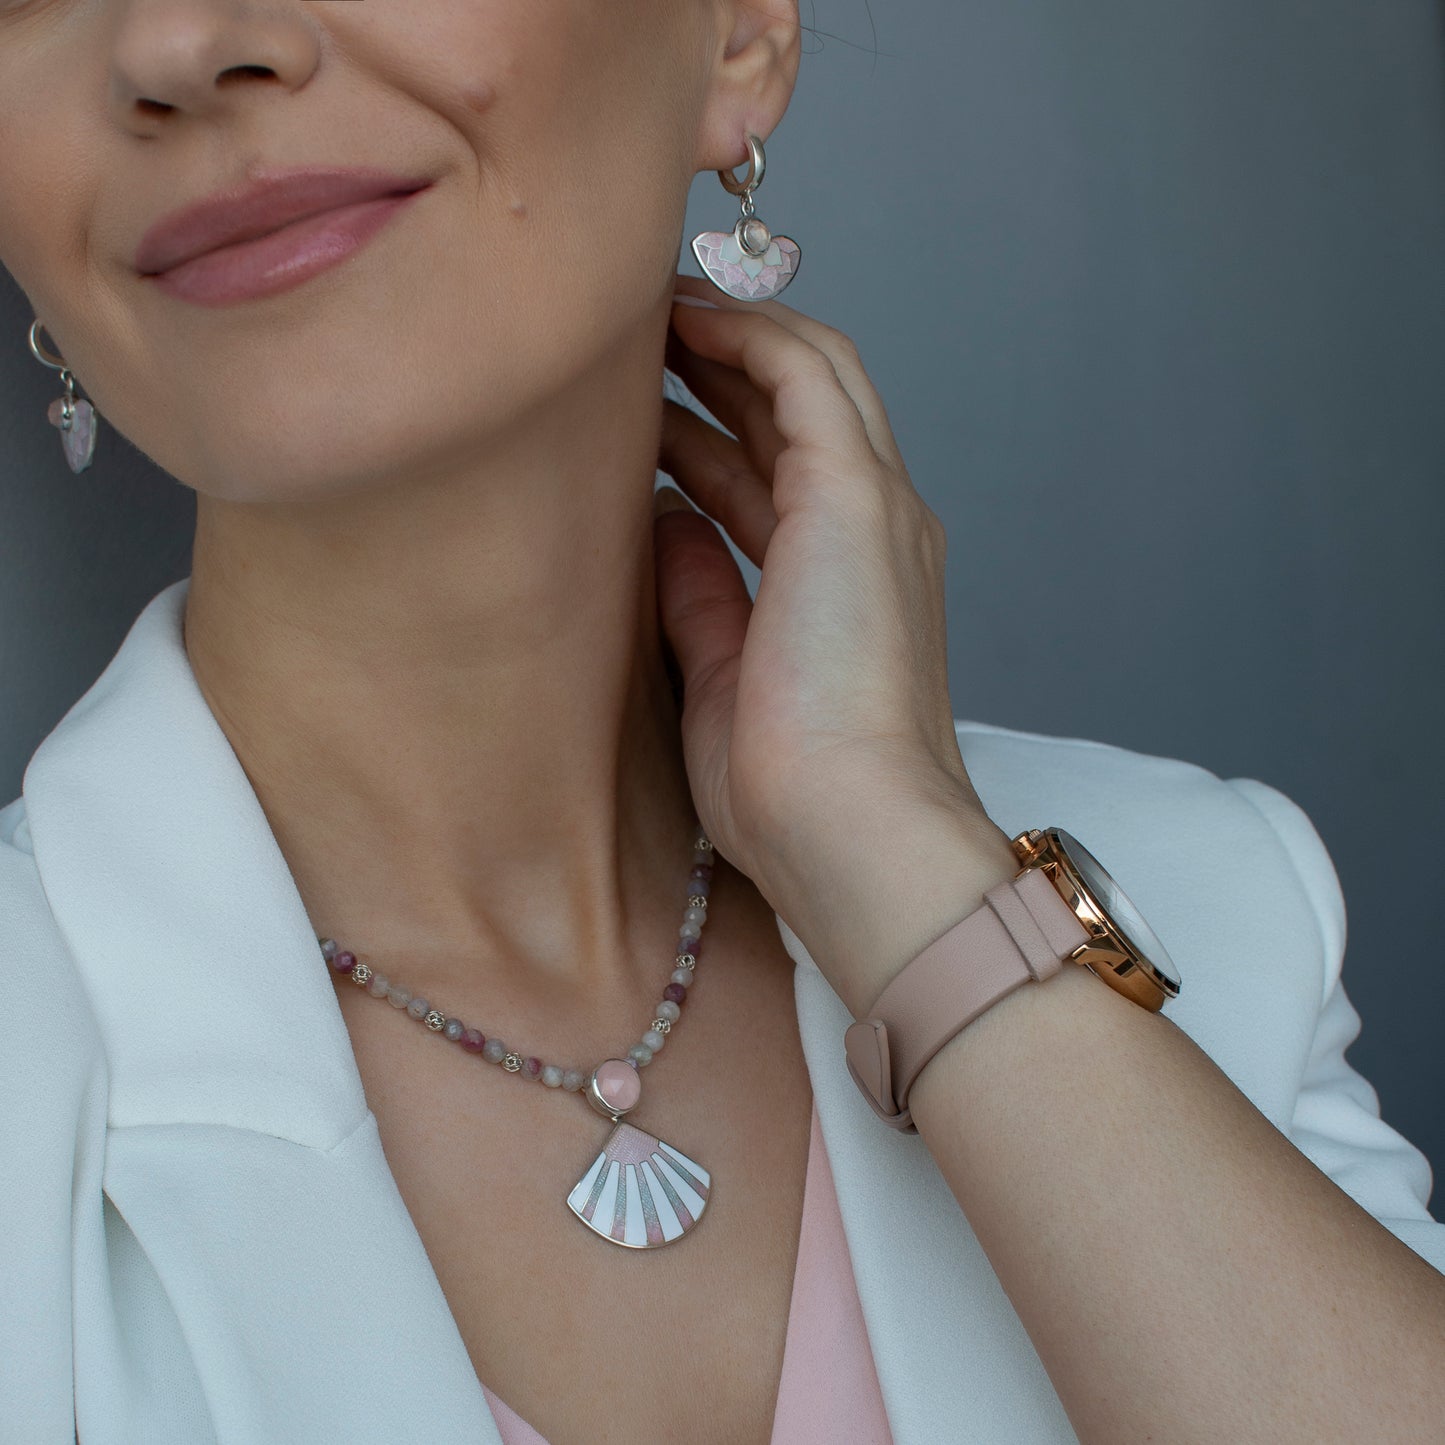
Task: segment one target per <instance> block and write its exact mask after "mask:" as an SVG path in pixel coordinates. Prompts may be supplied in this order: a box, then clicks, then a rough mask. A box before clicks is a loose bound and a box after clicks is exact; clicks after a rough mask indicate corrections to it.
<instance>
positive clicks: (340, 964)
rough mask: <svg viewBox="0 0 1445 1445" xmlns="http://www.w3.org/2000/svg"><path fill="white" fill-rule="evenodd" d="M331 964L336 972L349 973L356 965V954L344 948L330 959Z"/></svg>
mask: <svg viewBox="0 0 1445 1445" xmlns="http://www.w3.org/2000/svg"><path fill="white" fill-rule="evenodd" d="M331 966H332V968H334V969H335V970H336V971H337V973H350V972H351V970H352V969H353V968H354V967H355V966H356V955H355V954H354V953H347V952H346V951H345V950H344V949H343V950H342V951H341V952H340V953H338V954H337V955H336V957H335V958H333V959H332V960H331Z"/></svg>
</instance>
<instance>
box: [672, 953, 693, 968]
mask: <svg viewBox="0 0 1445 1445" xmlns="http://www.w3.org/2000/svg"><path fill="white" fill-rule="evenodd" d="M672 962H673V966H674V967H675V968H696V967H697V959H696V958H695V957H694V956H693V955H692V954H690V953H679V954H678V956H677V957H676V958H674V959H673V961H672Z"/></svg>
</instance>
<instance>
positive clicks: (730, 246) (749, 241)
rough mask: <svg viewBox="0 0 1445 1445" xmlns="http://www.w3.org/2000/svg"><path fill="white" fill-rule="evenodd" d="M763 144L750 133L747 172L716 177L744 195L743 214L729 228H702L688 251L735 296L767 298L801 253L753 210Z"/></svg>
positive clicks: (784, 283) (720, 286)
mask: <svg viewBox="0 0 1445 1445" xmlns="http://www.w3.org/2000/svg"><path fill="white" fill-rule="evenodd" d="M763 166H764V160H763V143H762V141H760V140H759V139H758V138H757V136H755V135H751V134H750V135H749V136H748V173H747V176H746V177H745V178H744V179H743V180H741V181H740V180H738V178H737V177H736V176H735V175H733V173H732V172H731V171H719V172H718V173H717V174H718V179H719V180H720V181H721V182H722V183H723V188H724V189H725V190H726V191H727V192H728V194H729V195H733V196H741V197H742V215H740V216H739V217H738V219H737V224H736V225H735V226H734V227H733V228H732V230H731V231H704V232H703V233H702V235H700V236H694V237H693V239H692V253H693V255H694V256H696V257H697V263H698V265H699V266H701V267H702V269H703V274H704V275H705V276H706V277H707V279H708V280H709V281H711V282H712V284H713V285H714V286H716V287H717V288H718V290H719V291H722V292H724V293H726V294H727V295H728V296H732V297H734V298H735V299H737V300H738V301H771V300H772V299H773V297H774V296H777V295H779V294H780V293H781V292H782V290H783V288H784V287H786V286H787V284H788V282H790V281H791V280H792V279H793V277H794V276H796V275H797V274H798V266H799V264H800V263H801V261H802V259H803V253H802V251H801V250H800V249H799V246H798V243H797V242H796V241H792V240H789V239H788V237H787V236H775V235H773V233H772V232H771V231H769V230H768V228H767V227H766V226H765V225H764V224H763V223H762V221H761V220H760V219H759V218H758V216H757V215H756V214H754V211H753V192H754V191H755V190H757V188H758V187H759V186H760V185H762V183H763Z"/></svg>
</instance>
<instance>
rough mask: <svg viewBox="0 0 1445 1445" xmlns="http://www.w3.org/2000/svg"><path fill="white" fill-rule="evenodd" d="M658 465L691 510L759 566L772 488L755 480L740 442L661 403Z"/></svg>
mask: <svg viewBox="0 0 1445 1445" xmlns="http://www.w3.org/2000/svg"><path fill="white" fill-rule="evenodd" d="M658 466H659V467H660V468H661V469H662V470H663V471H664V472H666V473H667V474H668V476H670V477H671V478H672V479H673V480H674V481H675V482H677V484H678V486H680V487H681V488H682V490H683V491H684V492H685V493H686V494H687V496H688V498H689V499H690V500H691V501H692V502H693V504H694V505H695V506H696V507H698V508H699V509H700V510H701V511H703V512H706V513H707V515H708V516H709V517H712V518H713V519H714V520H716V521H717V522H719V523H721V525H722V526H723V528H724V529H725V530H726V532H727V534H728V536H730V537H731V538H732V539H733V541H734V542H735V543H736V544H737V547H738V550H739V551H740V552H741V553H742V554H743V556H744V557H746V558H747V559H748V561H749V562H751V563H752V564H753V566H754V567H761V566H762V565H763V555H764V553H765V552H766V551H767V549H768V538H769V537H771V536H772V535H773V529H774V528H775V527H776V526H777V525H778V514H777V510H776V509H775V508H774V506H773V496H772V489H771V487H770V486H769V485H767V484H766V483H765V482H764V481H763V480H762V478H761V477H760V476H759V474H758V472H757V471H756V469H755V468H754V466H753V464H752V462H751V461H750V460H749V458H748V456H747V453H746V452H745V451H744V449H743V446H742V444H741V443H740V442H737V441H734V440H733V438H732V437H730V436H727V435H725V434H724V433H723V432H720V431H719V430H718V429H717V428H716V427H715V426H711V425H710V424H709V423H708V422H706V421H705V420H704V419H703V418H702V417H700V416H698V415H697V413H696V412H693V411H689V410H688V408H687V407H685V406H679V405H678V404H677V403H676V402H675V401H671V400H665V401H664V402H663V411H662V444H661V446H660V448H659V450H658Z"/></svg>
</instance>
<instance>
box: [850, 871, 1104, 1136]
mask: <svg viewBox="0 0 1445 1445" xmlns="http://www.w3.org/2000/svg"><path fill="white" fill-rule="evenodd" d="M1088 936H1089V934H1088V930H1087V929H1086V928H1085V927H1084V925H1083V924H1082V923H1080V922H1079V920H1078V918H1077V917H1076V916H1075V915H1074V911H1073V909H1071V908H1070V907H1069V905H1068V904H1067V903H1066V902H1065V901H1064V900H1063V899H1062V898H1061V897H1060V896H1059V892H1058V890H1057V889H1056V888H1055V887H1054V885H1053V884H1052V883H1051V882H1049V880H1048V877H1047V876H1046V875H1045V873H1044V872H1043V870H1042V869H1039V868H1026V869H1025V870H1024V871H1023V872H1022V873H1020V874H1019V875H1018V877H1016V878H1013V879H1010V880H1008V881H1007V882H1004V883H1000V884H998V885H996V886H995V887H993V888H990V889H989V890H988V892H987V893H986V894H985V895H984V902H983V905H982V906H981V907H980V908H977V909H975V910H974V912H972V913H970V914H969V915H968V916H967V917H966V918H964V919H963V920H962V921H961V922H959V923H956V924H955V925H954V926H953V927H952V928H950V929H949V930H948V932H947V933H945V934H943V935H942V937H940V938H937V939H935V940H934V941H933V942H932V943H930V944H929V945H928V947H927V948H925V949H924V950H923V952H922V953H920V954H919V955H918V957H917V958H915V959H913V961H912V962H911V963H909V964H908V965H907V966H906V967H905V968H904V969H903V971H902V972H901V973H899V974H898V975H897V976H896V977H895V978H894V979H893V980H892V981H891V982H890V983H889V984H888V986H887V987H886V988H885V989H884V990H883V992H882V993H881V994H880V995H879V996H878V1000H877V1002H876V1003H875V1004H874V1005H873V1007H872V1009H871V1010H870V1011H869V1014H868V1017H867V1018H864V1019H859V1020H858V1021H857V1022H856V1023H854V1024H852V1025H850V1026H849V1028H848V1029H847V1031H846V1032H845V1033H844V1035H843V1046H844V1050H845V1053H846V1055H847V1061H848V1071H849V1073H851V1074H852V1075H853V1079H854V1082H855V1083H856V1084H857V1085H858V1087H859V1088H860V1089H861V1090H862V1091H863V1096H864V1098H866V1099H867V1100H868V1102H869V1103H870V1104H871V1105H872V1106H873V1109H874V1112H875V1113H877V1114H878V1116H879V1117H880V1118H881V1119H882V1120H883V1121H884V1122H885V1123H887V1124H891V1125H893V1127H894V1128H897V1129H904V1130H907V1131H908V1132H909V1133H915V1134H916V1133H917V1132H918V1131H917V1129H916V1128H915V1127H914V1125H913V1121H912V1116H911V1114H910V1113H909V1109H908V1093H909V1090H910V1089H911V1088H912V1087H913V1081H914V1080H915V1079H916V1078H917V1077H918V1075H919V1074H920V1073H922V1072H923V1066H924V1065H925V1064H926V1063H927V1062H928V1061H929V1060H930V1059H931V1058H932V1057H933V1056H934V1054H936V1053H937V1052H938V1051H939V1049H941V1048H942V1047H943V1046H944V1044H946V1043H947V1042H948V1040H949V1039H951V1038H952V1037H953V1036H954V1035H955V1034H956V1033H958V1032H959V1031H960V1030H961V1029H964V1028H966V1027H967V1026H968V1025H969V1024H970V1023H972V1022H973V1020H974V1019H976V1018H977V1017H978V1016H979V1015H980V1014H981V1013H984V1012H985V1011H986V1010H987V1009H989V1008H990V1007H992V1006H993V1005H994V1004H995V1003H997V1002H998V1000H999V999H1001V998H1002V997H1003V996H1004V995H1005V994H1007V993H1012V992H1013V990H1014V989H1016V988H1018V987H1019V985H1020V984H1024V983H1029V982H1031V981H1033V980H1038V981H1040V982H1042V981H1043V980H1045V979H1048V978H1052V977H1053V975H1054V974H1056V973H1057V972H1058V971H1059V970H1060V968H1062V967H1063V960H1064V959H1066V958H1067V957H1068V956H1069V955H1070V954H1071V953H1073V952H1074V950H1075V949H1076V948H1078V946H1079V945H1080V944H1081V943H1083V942H1084V941H1085V940H1086V939H1087V938H1088Z"/></svg>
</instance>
